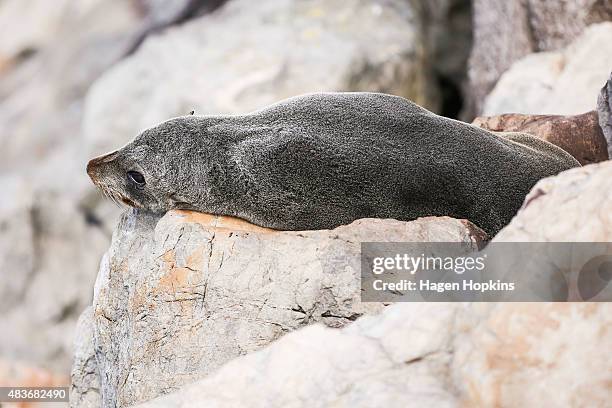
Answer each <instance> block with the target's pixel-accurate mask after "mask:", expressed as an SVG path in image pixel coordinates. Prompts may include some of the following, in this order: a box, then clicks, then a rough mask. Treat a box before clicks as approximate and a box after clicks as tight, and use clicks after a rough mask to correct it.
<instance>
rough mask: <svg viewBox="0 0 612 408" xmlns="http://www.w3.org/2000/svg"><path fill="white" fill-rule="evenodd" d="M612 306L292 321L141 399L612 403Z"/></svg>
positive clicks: (482, 308) (442, 309)
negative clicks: (178, 385)
mask: <svg viewBox="0 0 612 408" xmlns="http://www.w3.org/2000/svg"><path fill="white" fill-rule="evenodd" d="M610 311H612V307H610V305H609V304H608V303H599V304H577V303H574V304H555V303H549V304H521V303H505V304H504V303H498V304H493V303H489V304H478V303H472V304H469V303H453V304H448V303H410V304H398V305H394V306H392V307H389V308H388V309H387V310H385V311H384V312H383V314H382V315H379V316H366V317H362V318H360V319H359V320H357V321H356V322H355V323H353V324H351V325H350V326H348V327H345V328H343V329H342V330H337V329H330V328H326V327H324V326H322V325H315V326H310V327H308V328H304V329H302V330H299V331H297V332H294V333H290V334H288V335H287V336H285V337H283V338H282V339H280V340H278V341H277V342H275V343H273V344H272V345H270V346H268V347H266V348H265V349H263V350H261V351H258V352H255V353H252V354H250V355H247V356H244V357H240V358H238V359H236V360H234V361H232V362H230V363H228V364H226V365H224V366H223V367H221V369H219V370H217V371H216V372H215V373H213V374H211V375H210V376H208V377H206V378H205V379H203V380H200V381H198V382H196V383H194V384H191V385H188V386H186V387H183V388H182V389H180V390H179V391H177V392H174V393H172V394H170V395H167V396H164V397H161V398H158V399H156V400H153V401H150V402H147V403H144V404H141V405H138V407H139V408H158V407H159V408H161V407H164V408H173V407H181V408H191V407H194V408H195V407H202V406H206V407H207V406H211V407H219V408H223V407H262V408H263V407H266V408H274V407H309V408H310V407H329V406H335V407H364V408H365V407H383V406H384V407H390V408H394V407H398V408H399V407H402V408H403V407H457V406H488V407H491V406H495V407H524V406H542V405H545V406H555V407H560V406H605V405H606V404H607V402H608V400H609V387H608V384H609V382H610V380H611V379H612V376H611V374H610V373H611V372H612V370H611V368H612V366H611V365H610V361H609V359H606V358H602V356H604V355H606V354H609V353H610V352H612V349H611V342H610V339H609V334H608V333H607V330H608V329H609V327H610V325H612V314H611V313H610ZM577 331H578V332H579V333H580V335H576V332H577Z"/></svg>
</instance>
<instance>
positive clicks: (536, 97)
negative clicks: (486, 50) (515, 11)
mask: <svg viewBox="0 0 612 408" xmlns="http://www.w3.org/2000/svg"><path fill="white" fill-rule="evenodd" d="M610 38H612V22H609V23H601V24H597V25H593V26H590V27H589V28H588V29H587V30H586V31H585V32H584V33H583V34H582V35H581V36H580V37H579V38H577V39H576V40H575V41H574V42H573V43H572V44H570V45H569V46H568V47H567V48H565V49H563V50H561V51H558V52H546V53H536V54H532V55H529V56H527V57H525V58H523V59H521V60H520V61H518V62H516V63H515V64H514V65H512V67H511V68H510V69H509V70H508V71H507V72H506V73H504V74H503V75H502V77H501V78H500V79H499V82H498V83H497V85H496V86H495V89H493V91H492V92H491V93H490V94H489V96H488V97H487V98H486V101H485V103H484V108H483V115H485V116H491V115H498V114H502V113H529V114H559V115H575V114H579V113H584V112H588V111H591V110H593V109H595V107H596V103H597V102H596V101H597V95H598V93H599V90H600V88H601V84H603V83H605V81H606V79H607V78H608V76H609V75H610V67H612V41H610Z"/></svg>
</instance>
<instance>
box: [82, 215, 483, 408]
mask: <svg viewBox="0 0 612 408" xmlns="http://www.w3.org/2000/svg"><path fill="white" fill-rule="evenodd" d="M483 237H484V233H483V232H482V231H480V230H479V229H478V228H476V227H474V226H473V225H471V224H470V223H468V222H465V221H460V220H455V219H452V218H447V217H441V218H434V217H430V218H422V219H419V220H416V221H412V222H407V223H406V222H400V221H395V220H358V221H356V222H354V223H353V224H351V225H349V226H345V227H339V228H336V229H334V230H322V231H304V232H280V231H272V230H267V229H263V228H261V227H256V226H253V225H251V224H248V223H246V222H243V221H234V220H233V219H227V218H222V219H221V220H220V221H219V220H218V219H217V218H216V217H212V216H209V215H205V214H198V213H191V212H170V213H168V214H166V215H165V216H164V217H163V218H162V219H161V220H159V221H158V220H157V219H156V218H154V217H152V216H148V215H145V214H140V215H138V214H136V213H128V214H126V215H125V216H124V218H123V220H122V222H121V223H120V224H119V226H118V228H117V232H116V234H115V235H114V238H113V243H112V245H111V248H110V250H109V252H108V254H107V256H106V257H105V259H104V260H103V261H102V264H101V266H100V272H99V275H98V280H97V282H96V289H95V294H94V302H93V314H91V315H90V316H91V318H93V337H94V340H93V346H89V344H90V343H91V341H92V340H91V337H90V336H91V334H89V331H88V330H84V331H83V334H82V337H81V336H79V338H78V339H79V340H77V350H79V353H78V354H77V356H76V360H75V365H74V369H73V374H72V377H73V378H72V379H73V394H74V395H73V398H74V399H75V401H82V400H85V399H86V398H88V397H90V396H92V395H94V396H95V386H92V385H91V384H92V383H94V384H95V381H93V380H92V379H91V378H90V377H88V376H87V375H84V371H85V372H87V371H88V370H86V369H85V368H84V367H90V362H91V361H93V358H92V356H91V355H88V354H87V352H86V351H83V350H91V352H94V350H95V360H96V362H97V370H98V375H99V377H98V378H99V381H100V385H101V393H102V403H103V406H105V407H114V406H115V404H119V406H128V405H131V404H133V403H136V402H139V401H144V400H147V399H150V398H153V397H156V396H158V395H160V394H163V393H167V392H169V391H171V390H174V389H176V388H178V387H180V386H182V385H184V384H187V383H189V382H191V381H193V380H195V379H198V378H201V377H202V376H204V375H206V374H208V373H210V372H211V371H212V370H214V369H216V368H218V367H219V366H221V365H222V364H224V363H226V362H228V361H229V360H231V359H232V358H234V357H237V356H239V355H242V354H245V353H248V352H252V351H255V350H258V349H260V348H262V347H263V346H265V345H267V344H268V343H270V342H272V341H273V340H276V339H277V338H279V337H281V336H282V335H283V334H285V333H287V332H290V331H293V330H295V329H297V328H299V327H301V326H304V325H306V324H309V323H312V322H317V321H322V322H324V323H325V325H327V326H330V327H342V326H344V325H346V324H347V323H350V322H352V321H353V320H355V319H356V318H357V317H359V316H361V315H362V314H363V313H365V312H370V313H376V312H378V311H379V310H380V309H381V307H382V305H380V304H375V303H372V304H368V303H360V302H359V294H360V280H359V276H360V257H359V251H360V243H361V242H367V241H381V240H384V241H386V240H391V241H441V242H455V241H457V242H465V243H467V244H468V245H471V246H472V247H473V248H474V249H475V248H476V247H477V246H478V245H479V244H480V243H481V239H482V238H483ZM88 313H90V312H86V314H85V315H84V317H83V318H82V320H83V323H82V324H81V326H85V325H86V324H87V323H86V322H87V316H88ZM92 388H93V389H94V391H92ZM87 394H89V395H87ZM75 404H76V403H75V402H74V401H73V406H76V405H75Z"/></svg>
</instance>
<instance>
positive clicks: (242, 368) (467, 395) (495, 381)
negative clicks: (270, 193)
mask: <svg viewBox="0 0 612 408" xmlns="http://www.w3.org/2000/svg"><path fill="white" fill-rule="evenodd" d="M609 191H612V163H611V162H609V161H607V162H602V163H599V164H593V165H589V166H585V167H582V168H577V169H572V170H569V171H566V172H563V173H561V174H559V175H558V176H555V177H551V178H548V179H545V180H542V181H541V182H540V183H538V184H537V185H536V186H535V187H534V189H533V190H532V192H531V193H530V195H529V196H528V197H527V199H526V200H525V205H524V207H523V209H522V210H521V211H519V213H518V214H517V216H516V217H515V219H514V220H513V221H512V222H511V223H510V225H509V226H508V227H506V228H505V229H504V230H502V231H501V232H500V233H499V234H498V235H497V236H496V237H495V238H494V239H493V242H516V241H517V242H529V241H545V242H560V241H586V242H594V241H604V242H609V241H611V240H612V216H611V214H612V208H611V204H610V203H611V201H610V200H609V194H607V193H605V192H609ZM602 192H604V193H603V194H602ZM610 327H612V304H610V303H605V302H602V303H596V302H594V303H564V304H562V303H539V304H538V303H452V304H449V303H410V304H398V305H394V306H391V307H389V308H387V309H386V310H385V311H384V312H383V313H382V314H380V315H378V316H364V317H361V318H360V319H358V320H357V321H356V322H354V323H353V324H351V325H349V326H347V327H345V328H343V329H341V330H334V329H330V328H325V327H324V326H322V325H315V326H310V327H308V328H304V329H301V330H298V331H296V332H294V333H290V334H288V335H286V336H284V337H283V338H281V339H279V340H278V341H276V342H275V343H273V344H271V345H270V346H268V347H266V348H264V349H263V350H260V351H258V352H255V353H252V354H249V355H247V356H243V357H239V358H237V359H235V360H233V361H231V362H230V363H228V364H225V365H224V366H222V367H221V368H220V369H219V370H217V371H215V372H214V373H212V374H210V375H209V376H207V377H205V378H204V379H202V380H199V381H197V382H195V383H193V384H191V385H187V386H185V387H183V388H181V389H180V390H179V391H176V392H173V393H171V394H169V395H167V396H163V397H160V398H158V399H155V400H152V401H149V402H147V403H144V404H141V405H139V406H138V407H140V408H157V407H164V408H172V407H181V408H190V407H198V406H215V407H235V406H249V407H283V406H292V407H326V406H340V407H348V406H351V407H371V406H385V407H412V406H414V407H420V406H436V407H437V406H442V407H446V406H448V407H455V406H498V407H519V406H542V405H545V406H606V405H607V404H608V402H609V384H610V381H612V365H611V362H610V359H608V358H605V357H603V356H606V355H609V354H610V353H612V342H611V341H610V335H609V330H610ZM322 379H324V380H322Z"/></svg>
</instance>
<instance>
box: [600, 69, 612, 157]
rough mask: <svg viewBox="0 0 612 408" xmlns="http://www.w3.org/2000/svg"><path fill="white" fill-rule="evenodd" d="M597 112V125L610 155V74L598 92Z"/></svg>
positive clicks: (611, 130)
mask: <svg viewBox="0 0 612 408" xmlns="http://www.w3.org/2000/svg"><path fill="white" fill-rule="evenodd" d="M597 112H598V113H599V126H600V127H601V129H602V131H603V134H604V137H605V139H606V142H607V143H608V155H609V156H610V157H612V74H610V79H608V82H606V84H605V85H604V87H603V88H601V91H600V92H599V97H598V99H597Z"/></svg>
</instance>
